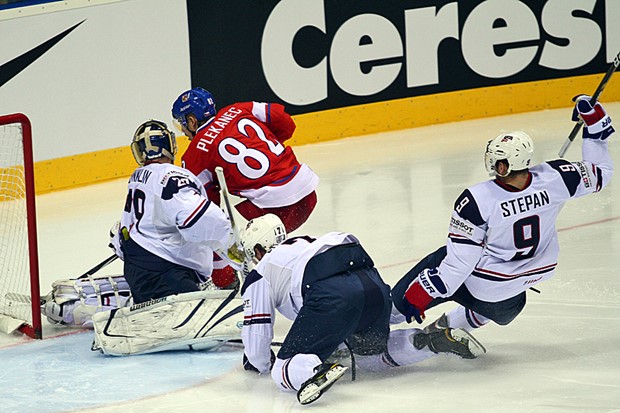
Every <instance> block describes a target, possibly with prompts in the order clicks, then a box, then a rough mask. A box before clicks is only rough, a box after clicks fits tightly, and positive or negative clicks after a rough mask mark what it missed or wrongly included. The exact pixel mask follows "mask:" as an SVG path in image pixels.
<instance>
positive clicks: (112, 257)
mask: <svg viewBox="0 0 620 413" xmlns="http://www.w3.org/2000/svg"><path fill="white" fill-rule="evenodd" d="M117 258H118V255H116V254H112V255H110V256H109V257H108V258H106V259H105V260H103V261H101V262H100V263H99V264H97V265H95V266H94V267H93V268H91V269H90V270H88V271H86V272H85V273H84V274H82V275H80V276H79V277H77V278H76V279H77V280H79V279H81V278H86V277H88V276H91V275H93V274H94V273H96V272H97V271H99V270H100V269H102V268H103V267H105V266H106V265H108V264H110V263H112V262H114V261H116V259H117Z"/></svg>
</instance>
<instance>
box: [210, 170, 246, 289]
mask: <svg viewBox="0 0 620 413" xmlns="http://www.w3.org/2000/svg"><path fill="white" fill-rule="evenodd" d="M215 174H216V175H217V180H218V182H219V184H220V191H221V198H222V200H223V201H224V211H225V213H226V215H228V219H230V226H231V227H232V230H233V238H234V240H235V245H236V246H237V248H239V249H241V250H243V248H242V246H241V234H240V233H239V224H238V222H239V221H238V220H236V219H235V211H234V209H233V207H232V204H231V203H230V192H228V185H227V184H226V177H225V176H224V168H222V167H221V166H216V167H215ZM244 256H245V253H244ZM247 263H248V260H247V258H246V259H244V260H243V262H242V263H241V270H240V271H239V270H237V271H236V272H237V275H238V278H239V282H240V284H243V281H244V279H245V276H246V275H247V273H248V272H249V270H248V266H247Z"/></svg>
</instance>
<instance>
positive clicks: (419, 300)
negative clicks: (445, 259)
mask: <svg viewBox="0 0 620 413" xmlns="http://www.w3.org/2000/svg"><path fill="white" fill-rule="evenodd" d="M446 293H447V289H446V286H445V284H444V283H443V281H442V280H441V277H440V276H439V270H438V269H437V268H427V269H425V270H423V271H422V272H421V273H420V275H419V276H418V278H417V279H416V280H415V281H414V282H413V283H412V284H411V286H410V287H409V288H408V289H407V291H405V296H404V297H403V302H402V307H403V309H404V312H403V315H404V316H405V319H406V320H407V322H408V323H411V320H412V319H413V318H415V321H417V322H418V323H420V324H422V322H423V321H424V318H425V317H426V316H425V315H424V311H426V308H427V307H428V305H429V304H430V303H431V301H433V298H435V296H436V297H439V296H441V295H443V294H446Z"/></svg>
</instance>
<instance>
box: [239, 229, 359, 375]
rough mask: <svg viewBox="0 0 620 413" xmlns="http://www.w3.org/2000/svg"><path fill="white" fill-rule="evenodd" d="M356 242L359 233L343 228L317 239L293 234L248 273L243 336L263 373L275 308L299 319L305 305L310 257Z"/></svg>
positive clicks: (251, 358)
mask: <svg viewBox="0 0 620 413" xmlns="http://www.w3.org/2000/svg"><path fill="white" fill-rule="evenodd" d="M353 242H355V243H359V241H358V240H357V238H355V236H353V235H351V234H347V233H343V232H330V233H327V234H325V235H323V236H322V237H320V238H317V239H313V238H310V237H294V238H290V239H288V240H286V241H284V242H283V243H282V244H280V245H278V246H277V247H276V248H274V249H273V250H272V251H271V252H269V253H267V254H266V255H265V256H264V257H263V258H262V259H261V260H260V262H259V263H258V265H257V266H256V268H255V269H254V271H252V272H251V273H250V274H249V275H248V277H247V279H246V280H245V283H244V285H243V288H242V290H241V295H242V298H243V307H244V308H243V311H244V317H243V318H244V319H243V329H242V330H241V338H242V340H243V345H244V347H245V355H246V356H247V358H248V360H249V361H250V363H251V364H252V365H253V366H254V367H256V368H257V369H258V370H259V371H260V372H261V373H267V372H269V369H270V367H271V361H270V355H271V352H270V349H271V341H272V339H273V325H274V322H275V310H278V311H279V312H280V313H281V314H282V315H284V316H285V317H286V318H288V319H289V320H295V318H296V317H297V314H298V313H299V310H300V309H301V307H302V306H303V297H302V293H301V288H302V281H303V276H304V270H305V268H306V265H307V264H308V261H309V260H310V259H311V258H312V257H314V256H315V255H317V254H320V253H322V252H324V251H326V250H328V249H330V248H331V247H334V246H336V245H341V244H348V243H353Z"/></svg>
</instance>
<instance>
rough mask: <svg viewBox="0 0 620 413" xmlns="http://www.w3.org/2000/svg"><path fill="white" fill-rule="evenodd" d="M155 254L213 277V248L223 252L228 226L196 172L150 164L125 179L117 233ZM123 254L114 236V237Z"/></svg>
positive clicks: (119, 252)
mask: <svg viewBox="0 0 620 413" xmlns="http://www.w3.org/2000/svg"><path fill="white" fill-rule="evenodd" d="M127 231H128V234H129V238H131V239H132V240H133V241H135V242H136V243H137V244H138V245H139V246H140V247H142V248H143V249H145V250H147V251H149V252H151V253H153V254H155V255H157V256H158V257H160V258H162V259H164V260H166V261H168V262H171V263H175V264H179V265H182V266H184V267H188V268H191V269H193V270H195V271H197V272H198V273H199V274H200V275H201V276H202V277H203V278H207V277H208V276H210V275H211V272H212V269H213V251H216V250H218V251H226V250H227V249H228V248H229V247H230V245H231V243H232V239H233V238H232V228H231V225H230V221H229V220H228V218H227V217H226V215H224V212H222V210H221V209H220V208H219V207H218V206H217V205H215V204H213V203H211V202H210V201H209V200H208V199H207V198H206V194H205V190H204V188H203V187H202V185H200V183H199V181H198V179H197V178H196V176H194V175H193V174H192V173H191V172H189V171H187V170H185V169H182V168H179V167H177V166H175V165H172V164H160V163H152V164H149V165H146V166H143V167H140V168H138V169H136V170H135V172H134V173H133V174H132V175H131V177H130V178H129V185H128V193H127V199H126V202H125V208H124V210H123V215H122V218H121V232H127ZM112 243H113V245H114V247H115V250H116V253H117V255H119V256H120V257H121V258H123V253H122V248H119V247H120V241H119V240H118V237H115V238H114V239H113V242H112Z"/></svg>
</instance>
